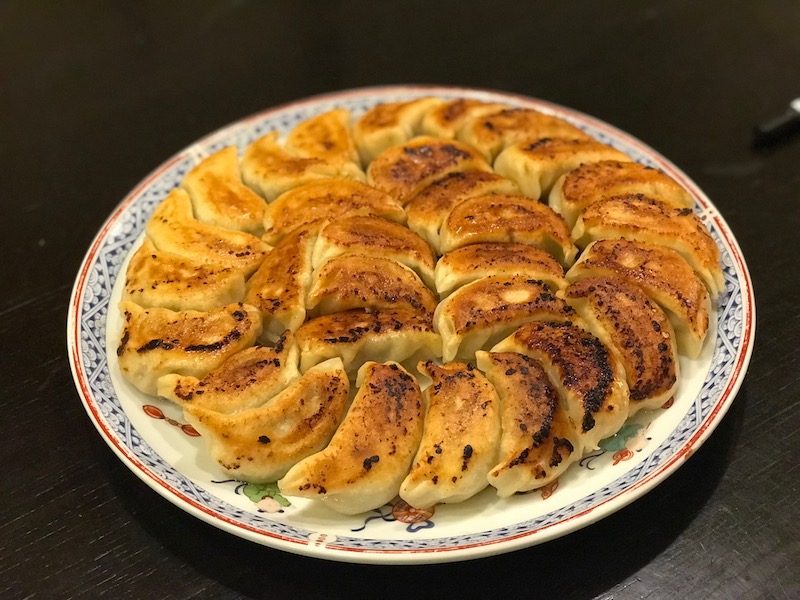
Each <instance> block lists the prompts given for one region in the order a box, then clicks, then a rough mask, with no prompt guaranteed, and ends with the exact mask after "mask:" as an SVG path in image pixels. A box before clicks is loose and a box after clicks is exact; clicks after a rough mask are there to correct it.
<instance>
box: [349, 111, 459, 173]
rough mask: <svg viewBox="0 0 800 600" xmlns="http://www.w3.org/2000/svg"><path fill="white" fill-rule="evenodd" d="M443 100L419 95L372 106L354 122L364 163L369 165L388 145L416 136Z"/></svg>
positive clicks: (354, 131) (389, 146)
mask: <svg viewBox="0 0 800 600" xmlns="http://www.w3.org/2000/svg"><path fill="white" fill-rule="evenodd" d="M442 102H443V101H442V100H440V99H439V98H418V99H416V100H408V101H404V102H386V103H384V104H378V105H377V106H374V107H372V108H371V109H369V110H368V111H367V112H366V113H364V115H362V116H361V117H360V118H359V119H357V120H356V122H355V123H354V124H353V139H354V140H355V142H356V147H357V148H358V153H359V155H360V156H361V163H362V164H363V165H365V166H366V165H369V163H371V162H372V161H373V159H375V157H376V156H378V155H379V154H380V153H381V152H383V151H384V150H386V149H387V148H391V147H392V146H396V145H398V144H404V143H405V142H407V141H408V140H410V139H411V138H412V137H414V136H415V135H417V134H418V133H419V130H420V122H421V121H422V118H423V117H424V116H425V113H427V112H428V111H430V110H433V109H434V108H435V107H436V106H439V105H440V104H442Z"/></svg>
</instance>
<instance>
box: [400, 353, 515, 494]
mask: <svg viewBox="0 0 800 600" xmlns="http://www.w3.org/2000/svg"><path fill="white" fill-rule="evenodd" d="M418 368H419V370H420V372H421V373H423V374H424V375H427V376H428V377H430V378H431V380H432V381H433V383H432V384H431V386H430V387H428V388H427V389H426V390H425V397H426V399H427V401H428V412H427V415H426V416H425V430H424V432H423V434H422V442H421V443H420V446H419V450H418V452H417V455H416V457H415V459H414V465H413V467H412V468H411V472H410V473H409V474H408V476H407V477H406V478H405V480H404V481H403V484H402V485H401V486H400V497H401V498H402V499H403V500H405V501H406V502H408V503H409V504H410V505H411V506H414V507H416V508H427V507H430V506H433V505H435V504H438V503H440V502H447V503H456V502H462V501H463V500H466V499H467V498H471V497H472V496H474V495H475V494H477V493H478V492H480V491H481V490H482V489H484V488H485V487H486V486H487V485H488V480H487V474H488V473H489V470H490V469H491V468H492V467H493V466H494V465H495V464H496V463H497V447H498V443H499V441H500V406H499V405H500V400H499V398H498V397H497V392H495V391H494V388H493V387H492V385H491V384H490V383H489V382H488V381H487V380H486V378H485V377H484V376H483V375H482V374H481V373H480V371H478V370H477V369H475V368H474V367H472V365H467V364H464V363H450V364H447V365H443V366H438V365H436V364H434V363H433V362H430V361H429V362H426V363H420V365H419V367H418Z"/></svg>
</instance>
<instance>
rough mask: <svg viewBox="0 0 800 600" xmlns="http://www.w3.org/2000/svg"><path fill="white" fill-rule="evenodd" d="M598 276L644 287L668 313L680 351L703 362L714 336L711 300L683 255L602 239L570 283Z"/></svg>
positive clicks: (578, 265) (577, 267) (583, 259)
mask: <svg viewBox="0 0 800 600" xmlns="http://www.w3.org/2000/svg"><path fill="white" fill-rule="evenodd" d="M597 276H616V277H621V278H623V279H625V280H626V281H628V282H630V283H634V284H636V285H638V286H640V287H641V288H642V289H643V290H644V291H645V292H646V293H647V295H648V296H650V298H651V299H652V300H653V301H655V302H656V303H657V304H658V305H659V306H661V308H663V309H664V310H665V311H666V313H667V317H668V318H669V320H670V322H671V323H672V327H673V329H674V330H675V336H676V338H677V341H678V349H679V350H680V351H681V352H682V353H684V354H686V355H687V356H688V357H689V358H697V356H698V355H699V354H700V350H701V349H702V347H703V341H704V340H705V338H706V334H707V333H708V325H709V314H710V312H711V302H710V299H709V296H708V290H707V289H706V287H705V286H704V285H703V282H702V281H701V280H700V278H699V277H698V276H697V274H696V273H695V272H694V270H692V268H691V267H690V266H689V264H688V263H687V262H686V261H685V260H684V259H683V258H682V257H681V255H680V254H678V253H677V252H675V251H674V250H670V249H669V248H664V247H663V246H656V245H653V244H647V243H644V242H633V241H629V240H623V239H608V240H598V241H597V242H593V243H591V244H589V246H587V247H586V250H584V251H583V254H581V257H580V259H579V260H578V262H577V263H575V265H574V266H573V267H572V268H571V269H570V270H569V271H567V280H568V281H570V282H573V281H577V280H579V279H583V278H585V277H597Z"/></svg>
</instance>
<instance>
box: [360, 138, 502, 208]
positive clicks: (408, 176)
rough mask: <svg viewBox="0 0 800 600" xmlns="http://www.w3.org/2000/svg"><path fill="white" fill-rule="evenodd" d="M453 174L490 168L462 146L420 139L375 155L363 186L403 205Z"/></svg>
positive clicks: (478, 156)
mask: <svg viewBox="0 0 800 600" xmlns="http://www.w3.org/2000/svg"><path fill="white" fill-rule="evenodd" d="M456 171H458V172H463V171H491V167H489V164H488V163H487V162H486V161H485V160H484V159H483V157H482V156H481V155H480V154H478V153H477V152H476V151H475V150H474V149H473V148H470V147H469V146H467V145H465V144H462V143H460V142H456V141H453V140H446V139H442V138H435V137H430V136H423V137H418V138H414V139H413V140H411V141H409V142H406V143H405V144H401V145H399V146H393V147H391V148H389V149H388V150H384V151H383V152H382V153H381V154H380V155H378V156H377V157H376V158H375V159H374V160H373V161H372V163H370V165H369V169H368V170H367V183H369V184H370V185H372V186H374V187H376V188H378V189H379V190H383V191H384V192H386V193H387V194H389V195H390V196H391V197H392V198H394V199H395V200H397V201H398V202H400V203H401V204H405V203H406V202H407V201H408V200H410V199H411V198H413V197H414V196H415V195H416V194H417V193H419V192H420V190H422V189H423V188H425V187H426V186H428V185H430V184H431V183H433V182H434V181H436V180H437V179H440V178H442V177H444V176H445V175H448V174H450V173H453V172H456Z"/></svg>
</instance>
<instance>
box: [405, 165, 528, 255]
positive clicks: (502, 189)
mask: <svg viewBox="0 0 800 600" xmlns="http://www.w3.org/2000/svg"><path fill="white" fill-rule="evenodd" d="M517 193H519V188H518V187H517V184H516V183H514V182H513V181H510V180H509V179H506V178H505V177H500V176H499V175H495V174H494V173H488V172H485V171H467V172H463V173H462V172H456V173H451V174H450V175H447V176H446V177H442V178H441V179H439V180H437V181H435V182H433V183H432V184H431V185H429V186H428V187H426V188H424V189H423V190H422V191H421V192H419V193H418V194H417V195H416V196H414V198H413V199H411V201H410V202H409V203H408V204H407V205H406V213H407V214H408V227H409V229H411V230H412V231H415V232H416V233H417V234H419V236H420V237H421V238H423V239H424V240H425V241H427V242H428V243H429V244H430V245H431V246H432V247H433V248H434V250H437V251H439V246H440V241H439V230H440V229H441V227H442V223H444V220H445V219H446V218H447V215H449V214H450V211H451V210H453V208H454V207H455V206H456V205H457V204H459V203H461V202H463V201H464V200H467V199H468V198H473V197H475V196H483V195H486V194H517Z"/></svg>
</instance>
